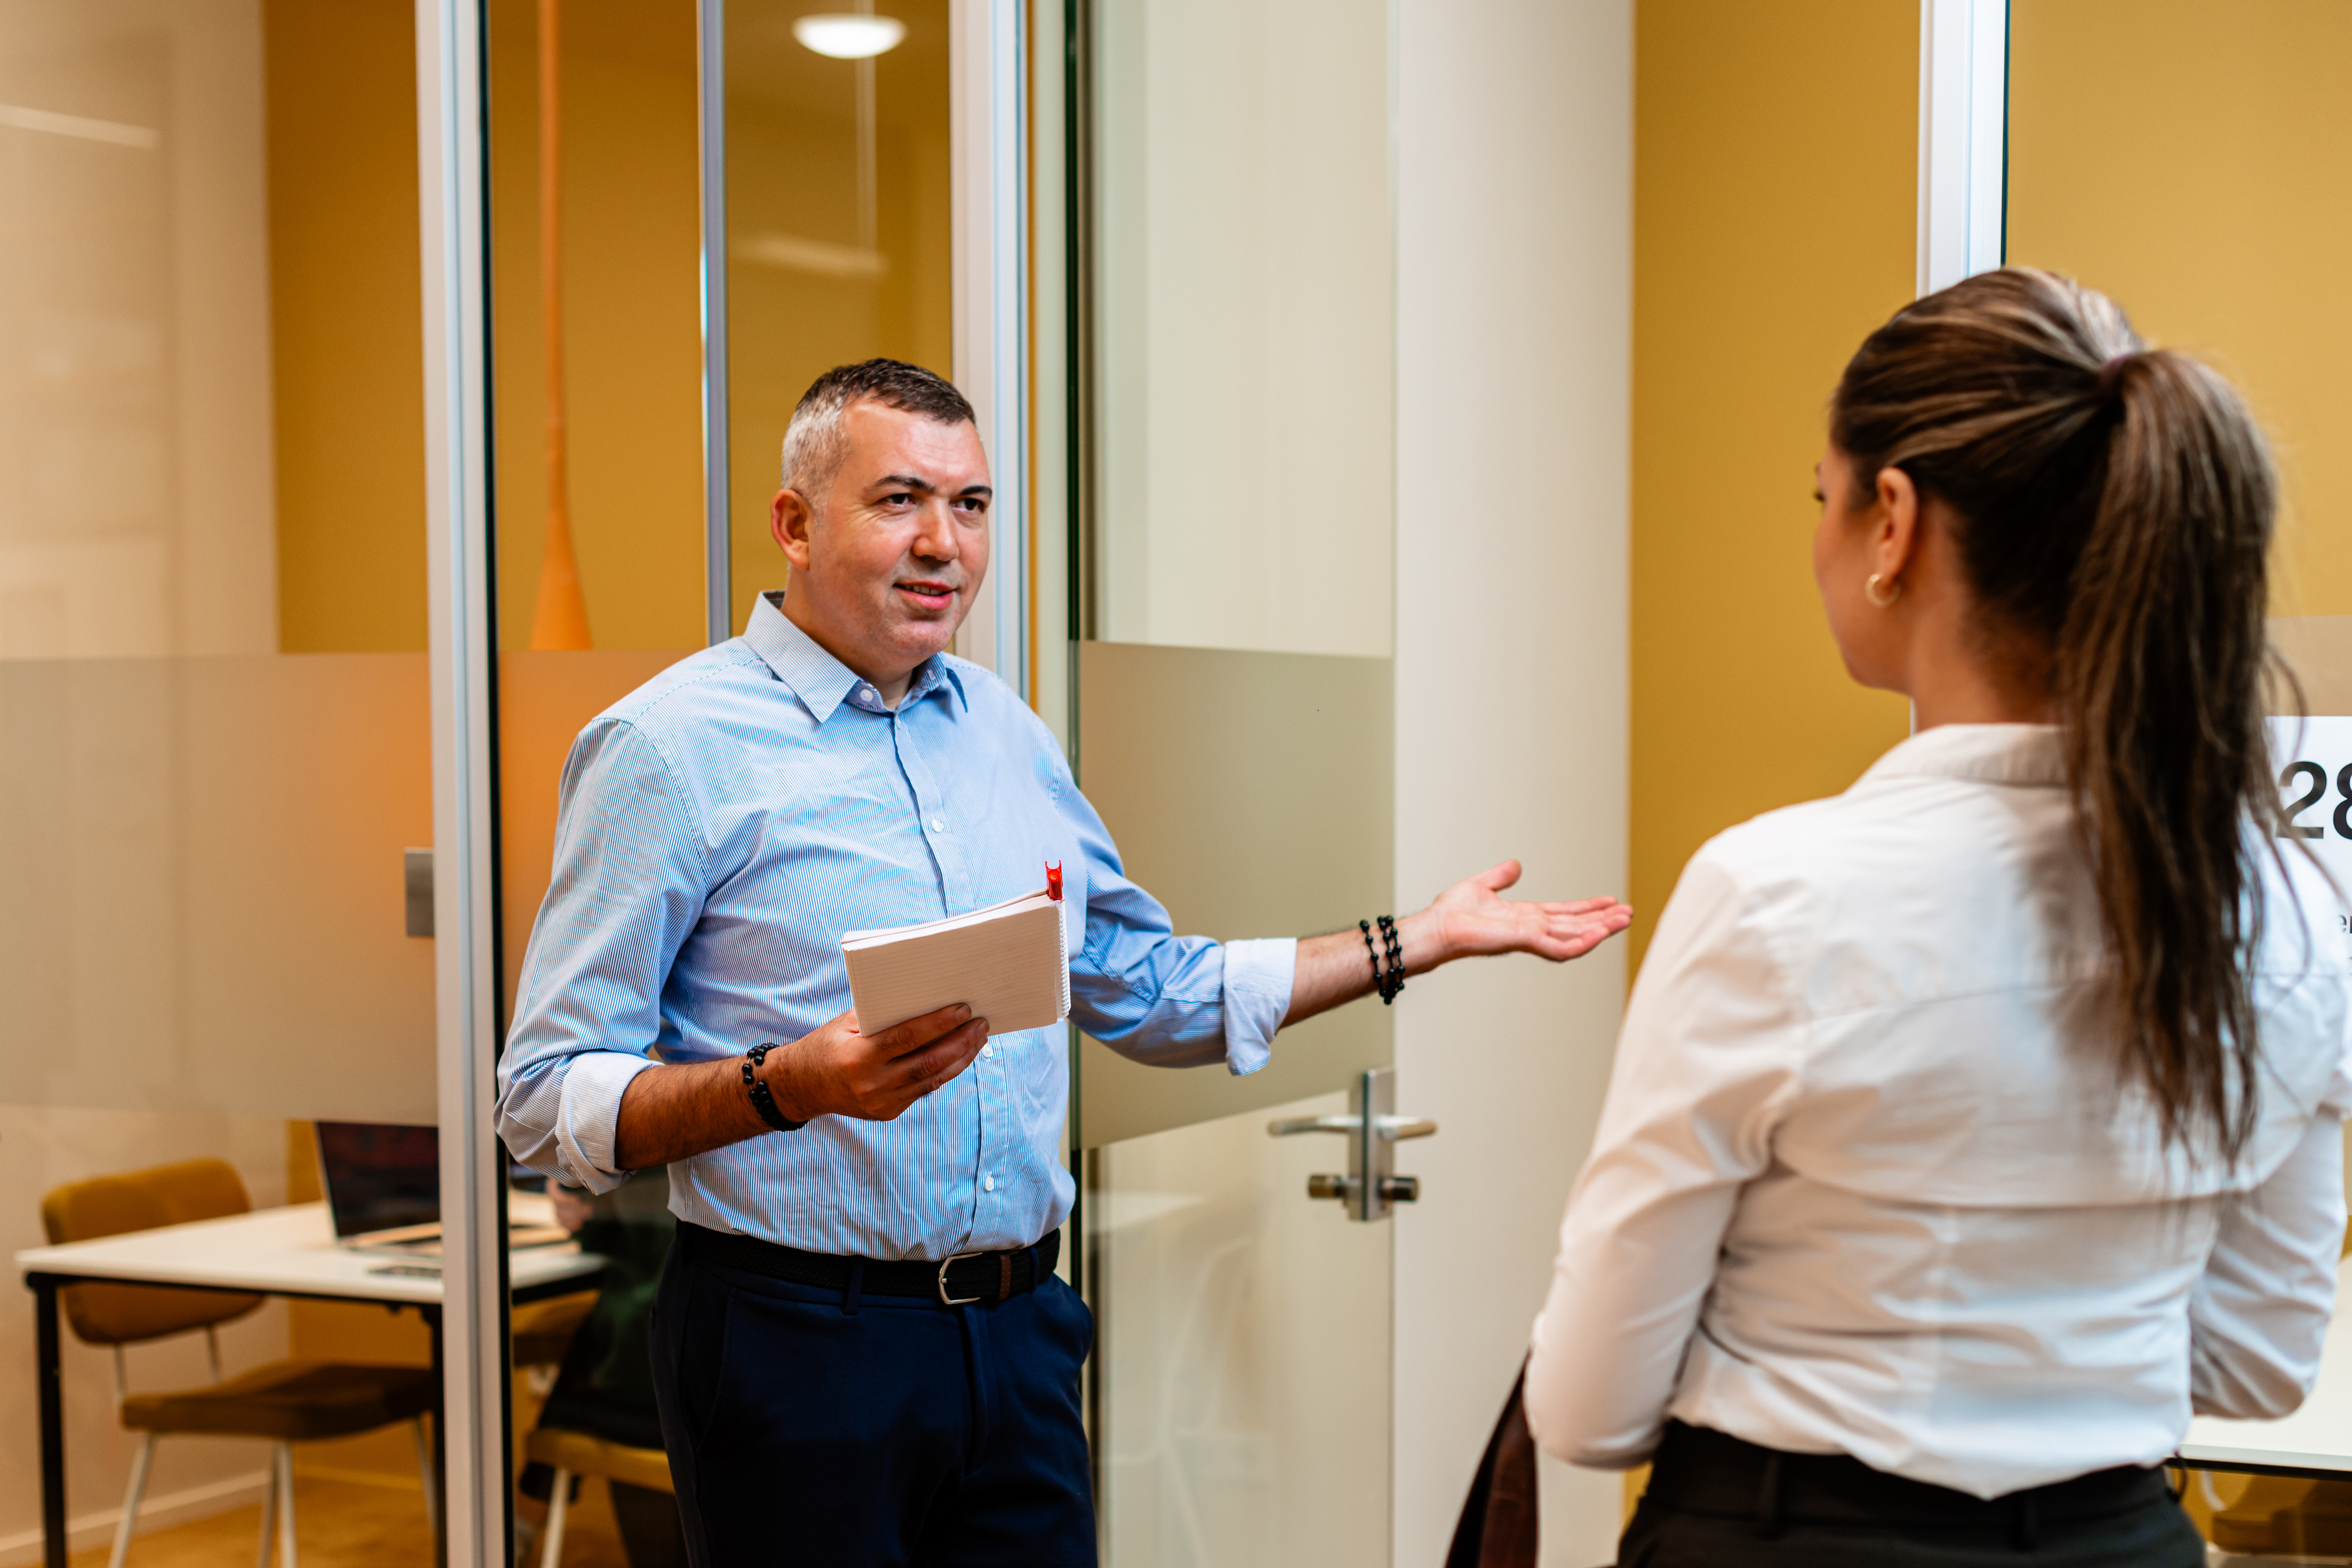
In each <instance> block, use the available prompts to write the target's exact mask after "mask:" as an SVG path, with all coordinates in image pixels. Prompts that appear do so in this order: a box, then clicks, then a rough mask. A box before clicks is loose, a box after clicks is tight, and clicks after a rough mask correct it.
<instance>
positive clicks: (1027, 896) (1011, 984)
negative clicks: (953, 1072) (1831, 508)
mask: <svg viewBox="0 0 2352 1568" xmlns="http://www.w3.org/2000/svg"><path fill="white" fill-rule="evenodd" d="M1057 890H1058V889H1045V888H1040V889H1037V891H1035V892H1034V893H1024V894H1023V895H1022V896H1021V897H1020V898H1017V899H1007V900H1005V901H1004V902H1003V903H1001V904H992V905H990V906H989V907H988V908H987V909H984V910H972V912H971V913H970V914H968V915H956V916H953V917H951V918H950V919H948V920H943V921H929V922H927V923H926V924H923V925H912V926H894V927H892V928H890V929H889V930H887V931H849V932H846V933H845V934H844V935H843V937H842V939H841V954H842V957H843V959H844V960H845V961H846V962H847V963H848V965H849V998H850V1001H851V1003H852V1004H853V1005H856V1008H857V1026H858V1028H859V1029H860V1030H862V1031H863V1032H865V1033H866V1034H869V1035H871V1034H875V1033H877V1032H878V1031H880V1030H883V1029H887V1028H890V1027H892V1026H895V1025H898V1024H903V1023H905V1022H906V1021H907V1020H908V1019H909V1018H919V1017H921V1016H923V1015H924V1014H926V1013H929V1012H932V1011H934V1010H936V1009H938V1008H940V1007H947V1006H952V1005H954V1004H956V1003H958V1002H961V1003H963V1004H964V1005H967V1006H969V1007H970V1008H971V1016H973V1017H975V1018H985V1019H987V1020H988V1032H989V1034H990V1035H991V1036H996V1035H1007V1034H1011V1033H1013V1031H1014V1030H1016V1029H1041V1028H1044V1027H1045V1026H1047V1025H1049V1024H1058V1023H1060V1022H1061V1021H1062V1020H1063V1019H1065V1018H1066V1017H1068V1016H1070V953H1069V944H1068V934H1067V931H1066V929H1065V928H1064V926H1063V924H1062V904H1061V900H1059V899H1057V898H1055V896H1054V893H1055V891H1057Z"/></svg>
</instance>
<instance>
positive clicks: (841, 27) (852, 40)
mask: <svg viewBox="0 0 2352 1568" xmlns="http://www.w3.org/2000/svg"><path fill="white" fill-rule="evenodd" d="M793 37H795V38H798V39H799V40H800V41H801V47H803V48H804V49H813V50H814V51H815V52H816V53H818V54H820V55H824V56H826V57H827V58H832V59H836V60H870V59H872V58H874V57H875V56H876V55H879V54H887V53H888V52H889V51H890V50H892V49H895V48H897V47H898V46H899V45H900V44H902V43H904V42H906V39H907V24H906V23H904V22H901V21H900V20H898V17H896V16H858V15H856V13H854V12H848V11H820V12H817V13H816V14H815V15H814V16H803V17H800V18H799V19H798V20H796V21H794V22H793Z"/></svg>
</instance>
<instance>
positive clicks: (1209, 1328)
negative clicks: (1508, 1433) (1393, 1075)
mask: <svg viewBox="0 0 2352 1568" xmlns="http://www.w3.org/2000/svg"><path fill="white" fill-rule="evenodd" d="M1347 1109H1348V1105H1347V1096H1346V1095H1344V1094H1329V1095H1320V1096H1318V1097H1316V1098H1314V1099H1312V1100H1298V1101H1296V1102H1294V1103H1292V1104H1289V1105H1285V1106H1278V1107H1275V1108H1273V1109H1271V1110H1261V1111H1255V1112H1253V1113H1250V1114H1248V1115H1244V1116H1234V1117H1228V1118H1225V1119H1224V1120H1223V1121H1206V1122H1199V1123H1195V1124H1194V1125H1192V1126H1190V1127H1181V1128H1178V1129H1175V1130H1174V1131H1167V1132H1155V1133H1152V1134H1151V1135H1150V1136H1149V1137H1144V1138H1135V1139H1130V1140H1128V1141H1127V1142H1120V1143H1113V1144H1110V1145H1108V1146H1107V1147H1105V1148H1104V1149H1102V1150H1101V1151H1100V1152H1098V1153H1097V1156H1096V1160H1097V1171H1096V1186H1095V1188H1094V1189H1093V1190H1091V1191H1090V1192H1089V1193H1088V1194H1087V1203H1088V1205H1089V1208H1088V1214H1087V1226H1088V1231H1087V1247H1088V1250H1089V1258H1090V1262H1089V1265H1088V1266H1089V1268H1090V1269H1093V1270H1096V1271H1097V1275H1096V1279H1095V1280H1094V1282H1093V1285H1094V1289H1092V1290H1091V1291H1090V1292H1089V1293H1090V1294H1091V1295H1093V1296H1094V1298H1095V1299H1096V1300H1099V1301H1102V1302H1104V1303H1106V1306H1105V1310H1104V1315H1103V1317H1102V1320H1101V1321H1100V1323H1099V1325H1098V1333H1099V1335H1100V1337H1101V1341H1102V1342H1101V1345H1100V1347H1099V1349H1098V1352H1097V1353H1098V1355H1099V1356H1100V1357H1101V1358H1102V1359H1103V1360H1104V1361H1105V1362H1107V1363H1110V1364H1112V1365H1115V1366H1116V1367H1117V1368H1118V1376H1116V1377H1114V1378H1110V1379H1108V1380H1106V1382H1105V1384H1104V1385H1103V1390H1102V1398H1101V1408H1100V1410H1099V1412H1098V1414H1097V1420H1098V1423H1099V1424H1098V1426H1097V1429H1096V1436H1095V1442H1096V1447H1097V1451H1098V1452H1099V1453H1100V1454H1101V1455H1102V1461H1101V1462H1102V1465H1103V1470H1104V1474H1103V1486H1102V1507H1103V1520H1102V1534H1103V1542H1104V1548H1105V1553H1104V1560H1105V1562H1106V1563H1109V1564H1111V1565H1112V1568H1244V1565H1246V1564H1255V1563H1265V1564H1267V1565H1269V1568H1271V1565H1273V1564H1276V1563H1379V1562H1385V1561H1387V1559H1388V1554H1389V1544H1388V1533H1389V1510H1388V1507H1387V1504H1386V1501H1385V1496H1386V1492H1387V1479H1388V1471H1389V1379H1388V1363H1389V1333H1390V1322H1389V1316H1390V1308H1389V1297H1390V1291H1389V1267H1390V1263H1389V1248H1390V1246H1391V1237H1392V1236H1393V1235H1394V1230H1393V1228H1392V1226H1389V1225H1386V1224H1370V1225H1359V1224H1354V1223H1351V1222H1349V1220H1348V1219H1347V1218H1346V1217H1345V1216H1344V1215H1342V1214H1341V1213H1340V1210H1339V1205H1338V1204H1334V1203H1313V1202H1309V1201H1308V1200H1307V1196H1306V1189H1307V1177H1308V1176H1309V1175H1310V1174H1312V1173H1315V1172H1316V1171H1318V1170H1330V1169H1334V1168H1344V1167H1345V1164H1346V1155H1345V1153H1344V1152H1343V1149H1342V1145H1341V1142H1340V1141H1339V1139H1337V1138H1331V1139H1314V1138H1284V1139H1275V1138H1270V1137H1268V1136H1267V1135H1266V1130H1265V1127H1266V1122H1267V1121H1268V1120H1269V1119H1271V1118H1276V1117H1305V1116H1323V1115H1331V1114H1337V1113H1339V1112H1344V1111H1345V1110H1347ZM1334 1161H1337V1162H1339V1164H1338V1166H1337V1167H1335V1166H1334V1165H1333V1162H1334Z"/></svg>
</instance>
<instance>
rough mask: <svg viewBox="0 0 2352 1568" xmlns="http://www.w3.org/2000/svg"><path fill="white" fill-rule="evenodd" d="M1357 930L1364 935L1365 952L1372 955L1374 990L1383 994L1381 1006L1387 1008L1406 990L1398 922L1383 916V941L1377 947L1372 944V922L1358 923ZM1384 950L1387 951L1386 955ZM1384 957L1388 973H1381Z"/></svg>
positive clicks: (1402, 947) (1402, 948)
mask: <svg viewBox="0 0 2352 1568" xmlns="http://www.w3.org/2000/svg"><path fill="white" fill-rule="evenodd" d="M1356 929H1357V930H1358V931H1362V932H1363V933H1364V951H1365V952H1367V953H1370V955H1371V960H1372V989H1373V990H1375V991H1377V992H1379V993H1380V994H1381V1006H1383V1007H1385V1006H1387V1005H1389V1004H1390V1003H1391V1002H1393V1001H1395V1000H1396V997H1397V993H1398V992H1400V991H1402V990H1403V989H1404V944H1403V943H1402V942H1400V941H1398V939H1397V927H1396V921H1394V920H1393V919H1391V917H1390V916H1387V915H1382V916H1381V940H1380V943H1379V945H1377V946H1376V945H1374V943H1373V942H1372V922H1371V921H1357V922H1356ZM1382 948H1385V949H1386V950H1387V952H1386V953H1385V954H1383V952H1382V951H1381V950H1382ZM1383 956H1385V957H1386V958H1387V959H1388V972H1387V973H1381V958H1382V957H1383Z"/></svg>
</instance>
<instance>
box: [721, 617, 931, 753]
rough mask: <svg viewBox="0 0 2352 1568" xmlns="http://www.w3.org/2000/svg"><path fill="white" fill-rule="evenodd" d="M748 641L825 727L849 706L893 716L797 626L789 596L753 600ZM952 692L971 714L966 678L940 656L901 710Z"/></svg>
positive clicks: (911, 686)
mask: <svg viewBox="0 0 2352 1568" xmlns="http://www.w3.org/2000/svg"><path fill="white" fill-rule="evenodd" d="M743 640H744V641H745V642H746V643H748V644H750V645H751V651H752V652H753V653H756V654H758V655H759V656H760V657H761V658H763V659H765V660H766V661H767V664H768V668H770V669H772V670H773V671H775V674H776V679H778V680H781V681H782V682H783V683H784V684H785V685H786V686H789V687H791V688H792V689H793V695H794V696H795V697H798V698H799V699H800V700H801V702H802V704H803V706H805V707H806V708H807V709H808V710H809V712H810V713H811V714H813V715H814V717H815V719H816V721H817V722H818V723H820V724H822V723H824V721H826V720H828V719H830V718H832V717H833V710H835V709H836V708H838V707H840V706H841V705H842V704H843V703H844V702H846V703H848V704H849V705H850V706H851V707H853V708H858V709H862V710H865V711H866V712H868V713H885V714H887V713H888V712H889V711H890V710H888V709H887V708H885V707H884V706H882V698H881V695H880V693H878V692H877V691H876V690H875V689H874V688H873V687H872V686H871V685H869V684H868V683H867V682H866V680H865V679H863V678H861V677H860V676H859V675H858V674H857V672H856V670H854V669H852V668H849V667H848V666H847V665H845V664H844V663H842V662H841V660H839V659H837V658H834V657H833V655H831V654H829V653H827V652H825V650H824V648H823V647H821V646H819V644H818V643H817V640H816V639H815V638H814V637H811V636H809V635H808V633H806V632H804V631H803V630H801V628H800V627H799V626H795V625H793V621H792V618H791V617H790V616H786V615H785V614H784V592H783V590H782V589H781V588H779V589H772V590H770V591H769V592H767V593H764V594H761V595H760V596H759V597H758V598H756V599H754V600H753V601H752V602H751V621H750V622H749V623H748V624H747V625H746V626H744V627H743ZM941 690H951V691H952V692H954V694H955V697H956V700H958V701H959V702H961V703H962V704H963V706H964V708H965V709H966V710H970V709H971V699H970V698H969V697H968V696H967V695H966V694H965V692H964V689H963V677H962V676H961V675H960V674H959V673H957V671H956V668H955V665H954V661H953V660H951V659H949V658H946V657H945V656H944V655H940V654H934V655H932V656H931V657H930V658H927V659H925V660H924V661H923V662H922V663H921V664H919V665H917V666H916V667H915V675H914V679H912V680H910V681H908V683H907V695H906V696H904V697H902V698H900V699H899V700H898V710H899V711H900V712H904V711H906V710H907V708H908V706H909V705H910V704H913V703H916V702H919V701H921V700H923V699H924V698H926V697H929V695H930V694H931V693H932V692H934V691H941Z"/></svg>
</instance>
